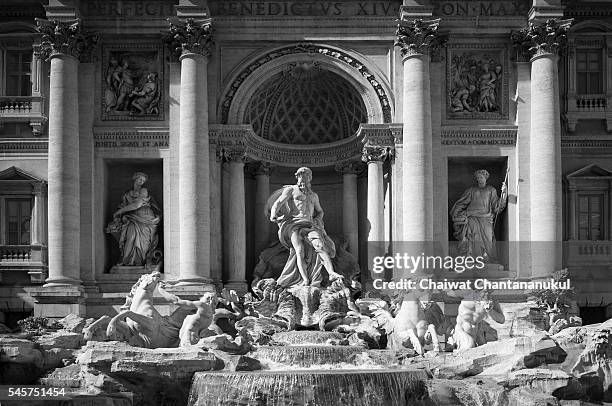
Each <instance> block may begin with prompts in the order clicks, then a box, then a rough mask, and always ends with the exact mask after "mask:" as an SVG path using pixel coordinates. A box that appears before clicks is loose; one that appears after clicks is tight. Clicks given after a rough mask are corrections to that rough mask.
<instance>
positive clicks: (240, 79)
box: [221, 44, 391, 124]
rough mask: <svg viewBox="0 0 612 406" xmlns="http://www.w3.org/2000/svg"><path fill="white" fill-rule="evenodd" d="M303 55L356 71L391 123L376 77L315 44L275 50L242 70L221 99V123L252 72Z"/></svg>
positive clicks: (344, 55)
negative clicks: (317, 56) (318, 56)
mask: <svg viewBox="0 0 612 406" xmlns="http://www.w3.org/2000/svg"><path fill="white" fill-rule="evenodd" d="M303 53H306V54H321V55H326V56H329V57H331V58H335V59H337V60H339V61H341V62H344V63H346V64H348V65H349V66H351V67H353V68H355V69H357V70H358V71H359V73H361V74H362V75H363V76H364V77H365V78H366V79H367V81H368V82H369V83H370V85H371V86H372V88H373V89H374V91H375V92H376V94H377V96H378V100H379V102H380V105H381V107H382V111H383V118H384V121H385V123H390V122H391V105H390V104H389V98H388V96H387V94H386V92H385V89H384V88H383V86H382V85H381V84H380V83H379V82H378V81H377V80H376V77H375V76H374V75H373V74H372V73H371V72H370V71H369V70H368V68H366V67H365V66H364V65H363V64H362V63H361V62H359V61H357V60H355V58H353V57H352V56H350V55H349V54H347V53H345V52H342V51H339V50H337V49H332V48H327V47H324V46H320V45H315V44H298V45H292V46H289V47H286V48H281V49H276V50H274V51H272V52H269V53H268V54H266V55H264V56H262V57H261V58H258V59H257V60H256V61H255V62H253V63H251V64H250V65H248V66H247V67H246V68H244V69H243V70H242V72H241V73H240V74H239V75H238V76H237V77H236V79H234V81H233V82H232V84H231V86H230V90H229V91H228V92H227V93H226V95H225V97H224V99H223V103H222V105H221V106H222V107H221V122H222V123H224V124H227V118H228V113H229V110H230V107H231V105H232V101H233V99H234V96H235V95H236V92H237V91H238V88H239V87H240V85H242V83H244V81H245V80H246V79H247V78H248V77H249V76H250V75H251V74H252V73H253V72H255V71H256V70H257V69H258V68H260V67H261V66H262V65H264V64H266V63H268V62H270V61H273V60H275V59H277V58H280V57H282V56H285V55H293V54H303Z"/></svg>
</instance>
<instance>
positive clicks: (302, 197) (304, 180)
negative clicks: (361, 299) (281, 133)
mask: <svg viewBox="0 0 612 406" xmlns="http://www.w3.org/2000/svg"><path fill="white" fill-rule="evenodd" d="M295 177H296V178H297V184H295V185H287V186H284V187H283V188H282V189H279V190H277V191H276V192H274V193H273V194H272V196H271V197H270V199H269V203H270V202H271V208H270V221H272V222H275V223H276V224H278V238H279V240H280V242H281V243H282V244H283V245H284V246H285V247H287V248H288V249H289V250H290V253H289V259H288V260H287V262H286V264H285V267H284V268H283V271H282V274H281V276H280V277H279V278H278V280H277V283H278V284H279V285H280V286H283V287H293V286H314V287H320V286H321V283H322V282H323V280H324V276H323V273H322V272H321V271H322V268H325V270H326V271H327V274H328V277H329V280H330V281H333V280H334V279H339V278H342V275H340V274H338V273H336V272H335V271H334V268H333V264H332V258H333V257H334V256H335V252H336V249H335V246H334V243H333V241H332V240H331V239H330V238H329V237H328V236H327V234H326V232H325V228H324V226H323V209H322V208H321V204H320V202H319V196H318V195H317V194H316V193H315V192H313V191H312V189H311V184H310V182H311V181H312V171H311V170H310V169H309V168H305V167H303V168H300V169H298V170H297V172H296V173H295ZM268 207H269V206H268Z"/></svg>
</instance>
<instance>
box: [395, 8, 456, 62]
mask: <svg viewBox="0 0 612 406" xmlns="http://www.w3.org/2000/svg"><path fill="white" fill-rule="evenodd" d="M439 25H440V19H439V18H437V19H433V20H421V19H415V20H404V19H403V18H402V20H400V22H399V24H398V25H397V30H396V31H395V36H396V39H395V43H394V45H395V46H396V47H399V48H400V52H401V54H402V56H403V57H404V58H406V57H410V56H414V55H430V54H436V53H437V51H438V50H439V48H441V47H443V46H444V44H445V43H446V38H443V37H442V36H440V34H439V33H438V26H439Z"/></svg>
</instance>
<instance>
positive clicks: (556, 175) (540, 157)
mask: <svg viewBox="0 0 612 406" xmlns="http://www.w3.org/2000/svg"><path fill="white" fill-rule="evenodd" d="M570 25H571V20H564V21H559V20H556V19H549V20H546V21H545V22H533V21H532V22H530V23H529V26H528V27H527V28H525V29H524V30H522V31H521V33H522V35H521V39H522V41H523V44H522V45H523V46H524V47H525V48H528V50H529V51H530V52H531V53H532V58H531V126H530V148H529V149H530V156H529V173H530V176H531V179H530V189H531V196H530V197H531V204H530V206H531V207H530V211H531V240H532V242H533V244H532V276H533V277H546V276H549V275H550V274H551V272H553V271H555V270H558V269H559V268H560V266H561V240H562V228H561V227H562V226H561V222H562V217H561V202H562V192H561V122H560V114H559V93H558V89H559V86H558V81H559V75H558V53H559V51H560V50H561V49H562V48H563V47H564V46H565V44H566V42H567V37H566V34H567V31H568V30H569V27H570Z"/></svg>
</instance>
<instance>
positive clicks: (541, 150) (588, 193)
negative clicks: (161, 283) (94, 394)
mask: <svg viewBox="0 0 612 406" xmlns="http://www.w3.org/2000/svg"><path fill="white" fill-rule="evenodd" d="M611 61H612V4H610V3H609V2H607V1H603V0H601V1H588V0H567V1H561V0H518V1H516V0H499V1H485V0H461V1H447V0H404V1H400V0H388V1H353V0H339V1H336V2H327V1H313V2H301V1H294V0H287V1H269V0H265V1H258V2H254V1H246V0H245V1H243V0H237V1H227V0H208V1H206V0H123V1H118V0H96V1H80V2H79V1H73V0H43V1H39V0H19V1H18V0H14V1H13V0H6V1H4V2H2V5H0V315H3V316H1V317H4V320H5V321H6V322H7V323H8V324H11V323H12V320H13V319H15V318H17V317H18V316H22V315H23V314H27V313H29V312H32V313H33V314H35V315H42V316H48V317H62V316H64V315H66V314H67V313H70V312H73V313H79V314H82V315H87V316H90V317H96V316H99V315H102V314H108V313H109V312H110V311H111V308H115V309H117V308H119V306H121V305H122V304H123V302H124V298H125V293H126V292H128V291H129V289H130V287H131V286H132V285H133V284H134V283H135V282H136V281H137V280H138V278H139V277H140V276H141V275H142V274H144V273H149V272H152V271H154V270H158V271H160V272H162V273H163V278H164V279H166V280H172V281H178V282H179V283H178V284H177V285H176V286H174V287H173V289H174V290H175V291H176V292H177V293H178V294H180V295H183V296H185V297H197V296H198V295H200V294H201V293H202V292H203V291H206V290H211V289H215V288H220V287H227V288H231V289H236V290H237V291H239V292H246V291H247V290H248V287H249V284H250V283H251V281H252V280H253V278H254V275H256V274H257V275H265V274H266V272H267V270H268V268H269V267H272V266H273V265H270V264H271V263H272V262H274V261H271V258H273V257H274V255H276V254H275V252H276V253H278V250H279V249H281V248H279V244H278V242H277V230H278V229H277V226H276V225H275V224H274V223H272V222H270V220H269V214H266V208H267V209H268V210H269V206H270V202H269V198H270V196H271V195H272V194H273V192H274V191H276V190H278V189H280V188H281V187H282V186H283V185H287V184H293V183H295V177H294V173H295V171H296V169H297V168H299V167H304V166H306V167H310V168H311V169H312V171H313V175H314V178H313V189H314V190H315V191H316V192H317V193H318V195H319V198H320V202H321V206H322V207H323V209H324V211H325V220H324V221H325V229H326V231H327V233H328V234H329V235H330V236H332V237H333V238H334V240H335V241H336V245H337V246H339V247H341V248H342V250H345V251H346V252H347V253H348V254H347V255H349V256H351V257H352V258H354V259H355V261H356V263H358V264H359V268H360V275H361V276H360V280H361V283H362V286H363V289H364V290H375V288H374V286H373V280H372V279H373V277H374V276H373V274H372V273H371V272H370V270H371V267H372V266H371V263H372V258H373V257H374V256H383V255H389V254H395V253H398V252H402V251H403V250H405V249H407V248H406V247H407V246H409V245H410V244H414V243H417V245H418V244H424V245H428V244H430V243H433V246H435V250H437V251H436V252H438V253H439V254H441V255H451V256H452V255H458V254H460V253H462V252H463V251H462V250H463V249H464V248H462V244H461V241H459V240H461V239H464V240H465V241H469V240H470V238H472V239H476V240H479V238H480V240H483V239H484V240H487V239H489V240H490V241H488V242H487V241H485V242H486V243H483V244H481V246H482V247H486V248H478V249H481V250H483V251H482V252H477V249H476V248H474V247H475V245H473V244H472V245H470V247H471V248H469V249H470V250H472V251H470V254H474V255H475V254H483V255H484V256H485V260H486V261H485V262H486V263H487V266H486V267H485V269H484V270H481V271H479V272H480V273H469V275H468V273H466V274H463V273H459V272H456V271H455V270H453V269H451V270H445V271H444V272H445V273H437V274H436V277H438V278H440V279H443V278H460V277H484V278H488V279H492V280H495V279H503V280H505V279H512V280H521V281H528V280H542V279H546V278H550V277H551V275H553V273H554V272H555V271H557V270H560V269H562V268H568V270H569V271H570V275H571V281H572V285H573V286H574V287H575V288H576V293H577V296H576V300H577V302H578V305H579V306H580V307H581V308H583V309H584V310H585V311H586V310H588V308H590V307H597V309H598V310H597V312H598V313H597V312H595V313H597V314H600V315H601V317H606V318H609V317H612V307H610V304H612V134H611V133H612V107H611V103H612V66H611V63H612V62H611ZM481 169H484V170H486V173H487V175H486V176H485V178H486V179H485V181H486V184H487V185H490V186H491V187H492V188H493V189H494V190H495V193H494V194H491V196H495V197H494V200H490V201H487V202H488V203H487V204H489V206H486V205H485V206H486V207H485V206H483V210H484V211H485V212H486V213H484V214H483V216H481V218H485V217H486V219H488V220H487V221H485V222H484V223H482V224H484V225H483V228H482V230H481V231H479V232H478V233H476V234H479V235H481V237H478V236H476V237H475V236H474V235H475V232H474V231H473V230H472V231H470V230H469V229H468V228H462V225H463V224H465V222H466V221H467V220H465V221H464V220H462V218H463V217H462V216H472V215H474V213H471V212H469V210H468V212H466V211H461V210H463V209H461V203H460V202H464V203H465V202H466V200H465V199H467V198H469V199H480V198H481V197H469V196H471V195H470V193H471V192H470V190H471V189H470V187H474V185H476V184H475V181H474V173H475V172H476V171H477V170H481ZM481 173H483V172H481ZM483 176H484V175H483ZM502 185H504V186H503V187H502ZM468 195H469V196H468ZM466 196H468V197H466ZM491 199H493V198H491ZM491 202H493V203H491ZM502 202H503V203H502ZM452 213H454V214H452ZM466 213H467V214H466ZM466 218H467V217H466ZM489 220H490V221H489ZM462 221H463V223H462ZM466 230H467V231H466ZM482 236H485V237H486V238H485V237H482ZM493 238H494V240H492V239H493ZM481 242H482V241H481ZM493 242H495V244H492V243H493ZM407 243H410V244H407ZM493 246H494V248H492V247H493ZM339 249H340V248H339ZM275 250H276V251H275ZM281 250H282V249H281ZM474 250H476V251H474ZM485 251H486V252H485ZM343 252H344V251H343ZM416 254H419V252H416ZM393 276H394V277H399V276H402V274H401V272H398V271H397V270H396V272H395V273H394V274H393ZM387 277H391V275H387ZM523 293H524V292H514V293H512V292H499V294H500V295H501V296H500V298H501V301H502V302H508V303H510V302H513V301H514V302H516V301H517V300H524V295H523ZM587 313H588V312H586V313H585V314H587ZM595 313H592V314H595ZM1 317H0V322H2V319H1Z"/></svg>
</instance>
